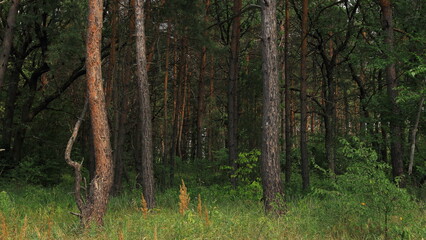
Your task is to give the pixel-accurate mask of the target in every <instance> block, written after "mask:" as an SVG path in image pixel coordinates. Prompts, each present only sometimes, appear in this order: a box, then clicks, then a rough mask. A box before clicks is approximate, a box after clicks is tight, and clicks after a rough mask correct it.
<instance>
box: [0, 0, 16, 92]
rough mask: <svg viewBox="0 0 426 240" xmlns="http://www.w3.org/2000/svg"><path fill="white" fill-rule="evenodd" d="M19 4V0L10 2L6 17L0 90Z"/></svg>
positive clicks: (0, 65) (0, 62)
mask: <svg viewBox="0 0 426 240" xmlns="http://www.w3.org/2000/svg"><path fill="white" fill-rule="evenodd" d="M19 3H20V0H12V5H11V6H10V8H9V13H8V15H7V21H6V26H5V30H4V37H3V43H2V47H1V50H0V51H1V53H0V54H1V55H0V88H2V87H3V83H4V76H5V73H6V69H7V63H8V61H9V56H10V50H11V49H12V43H13V30H14V28H15V24H16V16H17V15H18V9H19Z"/></svg>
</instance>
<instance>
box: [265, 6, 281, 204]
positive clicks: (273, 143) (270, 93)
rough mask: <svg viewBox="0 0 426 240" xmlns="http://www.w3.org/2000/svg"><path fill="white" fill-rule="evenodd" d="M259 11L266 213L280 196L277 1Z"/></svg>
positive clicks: (277, 201)
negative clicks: (260, 14) (260, 15)
mask: <svg viewBox="0 0 426 240" xmlns="http://www.w3.org/2000/svg"><path fill="white" fill-rule="evenodd" d="M261 9H262V35H261V37H262V59H263V64H262V72H263V118H262V160H261V161H262V162H261V173H262V185H263V198H264V204H265V210H266V211H268V212H271V211H273V210H274V207H273V205H274V203H275V204H276V203H279V201H280V200H281V195H282V194H283V190H282V186H281V178H280V173H281V169H280V154H279V143H278V139H279V112H280V111H279V102H280V96H279V95H280V94H279V81H278V50H277V42H276V41H277V30H276V28H277V24H276V20H277V19H276V1H275V0H263V1H261Z"/></svg>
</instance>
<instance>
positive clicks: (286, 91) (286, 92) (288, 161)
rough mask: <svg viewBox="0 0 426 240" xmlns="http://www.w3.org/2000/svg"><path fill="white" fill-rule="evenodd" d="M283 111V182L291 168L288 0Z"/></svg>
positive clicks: (286, 6)
mask: <svg viewBox="0 0 426 240" xmlns="http://www.w3.org/2000/svg"><path fill="white" fill-rule="evenodd" d="M284 31H285V33H284V112H285V114H284V115H285V117H284V119H285V127H284V128H285V182H286V183H287V184H288V183H290V180H291V168H292V161H293V160H292V156H291V152H292V145H293V142H292V138H293V136H292V134H291V133H292V127H293V126H292V125H291V98H290V87H291V81H290V63H289V59H288V58H289V56H288V55H289V51H290V49H289V47H290V44H289V40H290V39H289V38H290V1H289V0H286V1H285V23H284Z"/></svg>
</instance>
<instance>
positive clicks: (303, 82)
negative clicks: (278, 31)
mask: <svg viewBox="0 0 426 240" xmlns="http://www.w3.org/2000/svg"><path fill="white" fill-rule="evenodd" d="M302 12H303V13H302V36H301V39H302V47H301V60H300V76H301V79H300V156H301V166H302V184H303V189H304V190H307V189H308V188H309V159H308V143H307V141H308V139H307V132H306V129H307V127H308V121H307V120H308V114H307V106H306V105H307V95H306V94H307V93H306V91H307V89H306V88H307V80H308V76H307V71H308V69H307V56H308V0H303V7H302Z"/></svg>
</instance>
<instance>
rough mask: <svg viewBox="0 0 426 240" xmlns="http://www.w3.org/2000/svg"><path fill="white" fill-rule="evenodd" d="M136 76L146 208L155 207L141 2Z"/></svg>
mask: <svg viewBox="0 0 426 240" xmlns="http://www.w3.org/2000/svg"><path fill="white" fill-rule="evenodd" d="M135 24H136V63H137V70H136V75H137V78H138V86H139V89H138V90H139V99H140V101H139V121H141V129H140V131H141V137H142V140H141V148H142V175H143V176H142V190H143V195H144V197H145V200H146V202H147V204H148V208H149V209H152V208H154V206H155V198H154V165H153V156H152V117H151V116H152V114H151V101H150V99H149V97H150V96H149V83H148V73H147V60H146V49H145V26H144V6H143V1H142V0H136V6H135Z"/></svg>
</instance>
